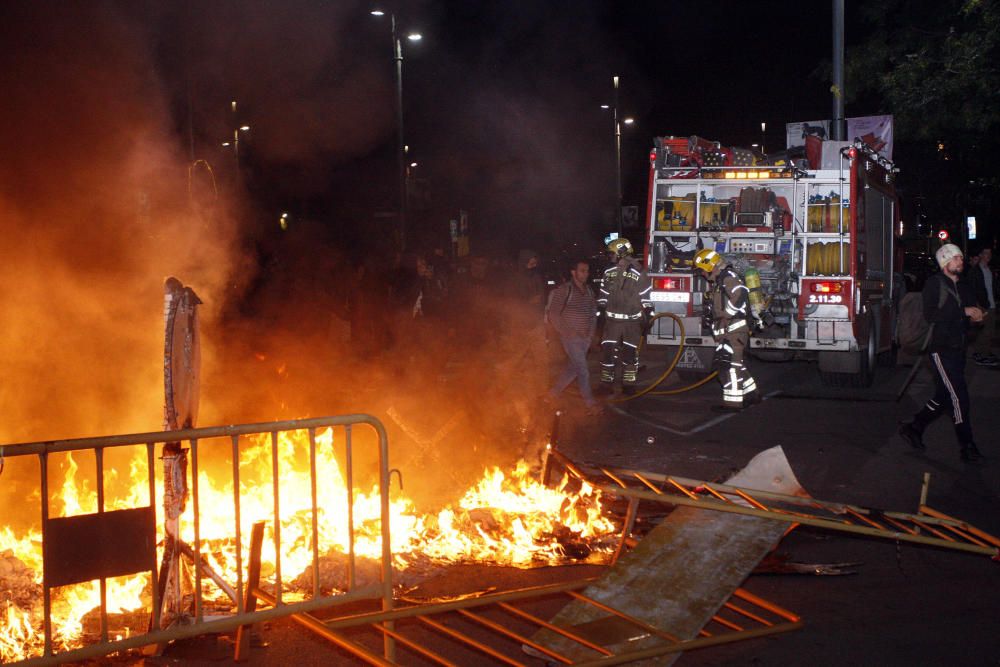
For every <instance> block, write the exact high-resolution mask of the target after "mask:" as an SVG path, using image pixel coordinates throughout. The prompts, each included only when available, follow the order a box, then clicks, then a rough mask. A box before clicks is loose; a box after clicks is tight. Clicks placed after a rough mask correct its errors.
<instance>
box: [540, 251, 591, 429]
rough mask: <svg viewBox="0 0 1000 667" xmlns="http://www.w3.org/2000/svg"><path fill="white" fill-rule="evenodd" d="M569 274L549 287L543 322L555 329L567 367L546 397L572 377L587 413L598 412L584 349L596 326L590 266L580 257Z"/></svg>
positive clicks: (560, 389)
mask: <svg viewBox="0 0 1000 667" xmlns="http://www.w3.org/2000/svg"><path fill="white" fill-rule="evenodd" d="M569 275H570V279H569V280H567V281H566V282H564V283H563V284H562V285H560V286H559V287H557V288H555V289H554V290H552V293H551V294H549V300H548V305H546V307H545V321H546V322H547V323H548V324H549V325H550V326H551V327H552V328H553V329H555V331H556V333H557V334H558V335H559V341H560V342H561V343H562V346H563V350H565V351H566V367H565V368H564V369H563V371H562V373H560V374H559V377H558V378H557V379H556V382H555V384H554V385H552V389H551V390H549V397H550V398H551V399H555V398H556V397H557V396H558V395H559V394H561V393H562V392H563V390H564V389H566V387H568V386H569V385H570V384H571V383H572V382H573V380H574V379H575V380H576V382H577V386H578V387H579V388H580V396H582V397H583V402H584V403H585V404H586V406H587V414H591V415H594V414H599V413H600V412H601V407H600V404H599V403H598V402H597V401H595V400H594V395H593V393H592V392H591V390H590V371H589V369H588V368H587V350H589V349H590V341H591V340H592V339H593V337H594V331H595V330H596V328H597V300H596V299H595V298H594V293H593V292H592V291H591V290H590V286H589V285H588V284H587V279H588V278H589V277H590V265H589V264H588V263H587V262H585V261H583V260H579V261H577V262H576V263H575V264H574V265H573V268H572V269H571V270H570V272H569Z"/></svg>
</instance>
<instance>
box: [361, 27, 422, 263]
mask: <svg viewBox="0 0 1000 667" xmlns="http://www.w3.org/2000/svg"><path fill="white" fill-rule="evenodd" d="M371 15H372V16H376V17H381V16H385V12H384V11H382V10H380V9H373V10H372V11H371ZM389 21H390V26H391V28H392V59H393V60H394V61H395V63H396V141H397V153H398V155H397V156H396V157H397V168H398V170H399V174H398V177H399V234H400V245H401V248H400V249H401V250H405V249H406V145H405V144H404V143H403V44H402V42H401V40H400V38H399V33H398V32H397V30H396V14H395V13H390V14H389ZM406 38H407V39H408V40H410V41H411V42H419V41H420V40H421V39H423V35H421V34H420V33H418V32H411V33H409V34H408V35H406Z"/></svg>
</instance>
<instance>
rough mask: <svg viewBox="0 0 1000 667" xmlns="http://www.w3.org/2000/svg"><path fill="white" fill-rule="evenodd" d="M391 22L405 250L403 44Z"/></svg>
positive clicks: (402, 246)
mask: <svg viewBox="0 0 1000 667" xmlns="http://www.w3.org/2000/svg"><path fill="white" fill-rule="evenodd" d="M390 20H391V23H392V50H393V59H394V60H395V61H396V142H397V146H396V153H397V155H396V162H397V168H398V170H399V174H398V177H399V243H400V250H406V145H405V144H404V143H403V45H402V44H401V43H400V41H399V35H398V34H397V32H396V14H395V13H393V14H392V15H391V17H390Z"/></svg>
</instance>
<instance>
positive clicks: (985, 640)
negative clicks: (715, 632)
mask: <svg viewBox="0 0 1000 667" xmlns="http://www.w3.org/2000/svg"><path fill="white" fill-rule="evenodd" d="M663 360H664V358H663V355H662V353H660V352H657V351H650V352H648V353H647V354H646V356H645V360H644V361H645V363H646V365H647V366H648V367H647V369H646V370H645V371H644V373H645V374H646V375H647V376H650V377H652V376H654V375H657V374H658V373H659V371H658V369H659V368H662V366H661V365H660V364H662V363H663ZM970 361H971V360H970ZM879 370H880V372H879V373H878V375H877V377H876V380H875V383H874V385H873V386H872V387H871V388H868V389H839V388H838V389H833V388H828V387H823V386H822V385H821V384H820V382H819V379H818V376H817V373H816V368H815V365H813V364H809V363H805V362H789V363H782V364H777V363H763V362H756V363H753V364H752V372H753V374H754V375H755V376H756V378H757V382H758V385H759V386H760V387H761V388H762V391H763V393H764V395H765V396H766V397H767V398H766V400H765V401H764V402H763V403H761V404H760V405H757V406H754V407H752V408H749V409H747V410H745V411H743V412H741V413H738V414H724V415H720V414H718V413H715V412H713V411H712V410H711V406H712V405H715V404H718V403H719V402H720V394H721V391H720V388H719V386H718V384H716V383H715V382H714V381H713V382H710V383H708V384H707V385H705V386H703V387H701V388H699V389H696V390H694V391H691V392H688V393H685V394H682V395H679V396H672V397H642V398H639V399H637V400H634V401H629V402H627V403H624V404H615V405H613V406H612V407H611V408H610V409H609V411H608V412H607V413H606V414H605V415H604V416H601V417H587V416H585V415H584V414H583V411H582V406H581V405H580V404H579V402H578V401H577V400H574V399H573V398H572V397H570V398H568V399H567V400H566V404H565V405H564V409H565V417H564V419H563V424H562V428H561V438H560V449H561V451H563V452H564V453H566V454H567V455H568V456H570V457H571V458H574V459H577V460H583V461H591V462H599V463H604V464H609V465H614V466H619V467H627V468H632V469H637V470H650V471H656V472H669V473H671V474H674V475H678V476H683V477H690V478H696V479H706V480H716V479H722V478H725V477H727V476H728V475H729V474H730V473H731V472H732V471H734V470H736V469H739V468H741V467H742V466H743V465H744V464H746V462H747V461H749V460H750V458H752V457H753V456H754V455H755V454H757V453H758V452H760V451H761V450H764V449H767V448H770V447H772V446H774V445H780V446H781V447H782V448H783V450H784V451H785V454H786V456H787V458H788V460H789V461H790V463H791V466H792V468H793V470H794V472H795V474H796V476H797V477H798V480H799V482H800V483H801V485H802V486H803V487H804V488H805V489H806V490H807V491H808V492H809V493H810V494H811V495H812V496H813V497H815V498H819V499H823V500H830V501H842V502H849V503H853V504H857V505H862V506H867V507H876V508H881V509H888V510H897V511H903V512H915V511H916V508H917V504H918V500H919V496H920V490H921V484H922V480H923V475H924V473H925V472H929V473H930V474H931V481H930V487H929V496H928V505H929V506H931V507H934V508H936V509H939V510H941V511H943V512H946V513H948V514H950V515H952V516H957V517H960V518H962V519H965V520H966V521H968V522H970V523H972V524H973V525H976V526H978V527H979V528H981V529H983V530H985V531H987V532H989V533H991V534H993V535H1000V511H998V509H1000V502H998V500H1000V498H998V496H1000V437H998V435H997V433H998V432H1000V409H998V406H1000V371H998V370H992V369H986V368H981V367H977V366H975V365H970V368H969V371H968V378H969V382H970V388H971V393H972V418H973V426H974V430H975V433H976V436H977V442H978V444H979V447H980V449H981V450H982V451H983V453H984V454H985V455H986V459H985V461H984V462H982V463H980V464H975V465H972V464H965V463H962V462H961V461H960V459H959V456H958V446H957V444H956V442H955V440H954V434H953V431H952V428H951V424H950V423H949V422H948V421H947V420H946V419H943V418H942V419H940V420H938V422H936V423H935V424H933V425H932V426H931V427H930V428H929V429H928V431H927V433H926V435H925V441H926V443H927V450H926V452H925V453H918V452H915V451H913V450H911V448H910V447H909V446H908V445H907V444H906V443H905V442H904V441H903V440H901V439H900V438H899V436H898V435H896V433H895V431H896V428H897V425H898V423H899V421H900V420H902V419H906V418H908V417H909V415H911V414H912V413H913V412H914V411H915V410H916V409H917V407H918V406H919V405H920V404H921V403H922V402H923V400H924V399H926V397H927V396H929V394H930V392H931V391H932V380H931V377H930V375H929V373H928V372H927V371H926V370H924V371H922V372H921V373H920V374H918V376H917V377H916V379H915V381H914V382H913V384H912V385H911V387H910V389H909V391H908V393H907V394H906V395H905V396H904V397H903V399H902V400H901V401H898V402H897V401H896V400H895V397H896V393H897V390H898V389H899V387H900V386H901V384H902V383H903V381H904V379H905V377H906V375H907V373H908V372H909V370H910V367H909V366H903V365H900V366H896V367H894V368H882V369H879ZM678 384H679V383H678ZM668 386H669V385H668ZM778 551H779V552H781V553H784V554H787V555H788V556H790V557H791V559H792V560H795V561H800V562H818V563H830V562H861V563H862V565H860V566H859V567H857V568H856V569H857V573H856V574H853V575H849V576H831V577H822V576H801V575H799V576H795V575H751V576H750V577H749V578H748V580H747V581H746V583H745V585H744V586H745V588H747V589H748V590H750V591H751V592H753V593H757V594H759V595H761V596H763V597H765V598H767V599H770V600H772V601H774V602H776V603H778V604H779V605H781V606H783V607H785V608H787V609H790V610H792V611H794V612H795V613H797V614H799V615H800V616H801V617H802V618H803V621H804V623H805V625H804V627H803V628H802V629H800V630H797V631H793V632H790V633H786V634H782V635H777V636H774V637H770V638H763V639H754V640H747V641H741V642H737V643H734V644H730V645H726V646H721V647H714V648H708V649H704V650H700V651H692V652H690V653H688V654H685V655H683V656H682V657H681V659H680V660H679V662H678V664H680V665H691V666H693V665H804V664H810V665H841V664H856V665H876V664H877V665H916V664H919V665H952V664H962V665H998V664H1000V562H993V561H991V560H990V559H989V558H988V557H985V556H981V555H971V554H965V553H958V552H952V551H946V550H939V549H934V548H928V547H922V546H916V545H909V544H897V543H895V542H891V541H886V540H879V539H871V538H863V537H854V536H849V535H847V534H844V533H831V532H826V531H822V530H818V529H809V528H799V529H797V530H795V531H794V532H793V533H791V534H790V535H789V536H787V537H786V538H785V539H784V540H783V541H782V542H781V544H780V545H779V548H778ZM600 572H601V568H600V567H594V566H578V567H564V568H545V569H540V570H528V571H523V570H511V569H506V568H483V567H478V568H475V567H460V568H454V569H453V570H452V571H450V572H448V573H445V574H443V575H442V576H441V577H439V578H438V579H437V580H435V581H433V582H428V584H427V586H428V587H429V589H433V590H435V591H438V592H452V593H454V592H461V591H468V590H480V589H481V588H483V587H485V586H487V585H495V586H498V587H500V588H501V589H502V588H513V587H519V586H525V585H533V584H539V583H545V582H550V581H555V580H563V579H569V578H575V577H582V576H595V575H598V574H600ZM557 610H558V606H555V607H552V608H548V609H547V608H544V605H543V608H541V609H540V610H539V614H540V615H545V614H549V615H551V614H554V613H555V611H557ZM263 637H264V640H265V642H267V643H268V646H267V647H266V648H255V649H254V650H253V651H252V653H251V657H250V664H254V665H273V664H283V663H284V664H296V665H300V664H310V665H312V664H315V665H320V664H322V665H328V664H360V663H356V662H355V661H354V660H353V659H351V658H350V657H348V656H347V655H346V654H344V653H342V652H341V651H340V650H339V649H336V648H334V647H332V646H331V645H330V644H328V643H327V642H325V641H324V640H322V639H319V638H317V637H315V636H313V635H311V634H309V633H308V632H307V631H306V630H304V629H301V628H299V627H298V626H295V625H294V624H293V623H292V622H291V621H287V620H284V621H280V622H275V623H272V624H270V625H269V626H268V627H267V628H266V629H265V630H264V633H263ZM361 640H362V641H366V643H370V642H371V640H370V638H369V640H365V639H364V638H361ZM230 651H231V646H230V644H229V643H228V640H226V639H225V638H212V639H205V640H199V642H196V643H193V644H192V643H189V644H187V645H186V646H179V647H176V648H172V649H171V650H169V651H168V653H167V654H166V656H164V657H163V658H158V659H155V660H154V661H153V662H154V663H155V664H174V663H176V664H181V663H182V664H206V665H207V664H217V662H218V661H219V660H226V659H228V657H229V656H231V652H230ZM455 658H456V661H457V662H458V664H483V662H482V661H481V660H480V659H478V658H476V657H475V656H469V655H464V656H462V655H460V656H455ZM518 659H522V660H527V661H529V663H530V661H531V659H530V658H528V657H527V656H523V655H521V656H518ZM414 664H423V663H419V662H416V661H415V662H414ZM537 664H543V663H542V662H541V661H537Z"/></svg>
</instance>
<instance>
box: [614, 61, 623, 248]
mask: <svg viewBox="0 0 1000 667" xmlns="http://www.w3.org/2000/svg"><path fill="white" fill-rule="evenodd" d="M612 81H613V82H614V84H615V98H614V104H613V105H612V107H611V110H612V115H613V116H614V121H615V193H616V195H617V198H616V199H615V204H616V206H617V207H616V208H615V218H616V219H617V221H618V236H621V235H622V126H621V123H620V122H618V75H615V76H614V77H612Z"/></svg>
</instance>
